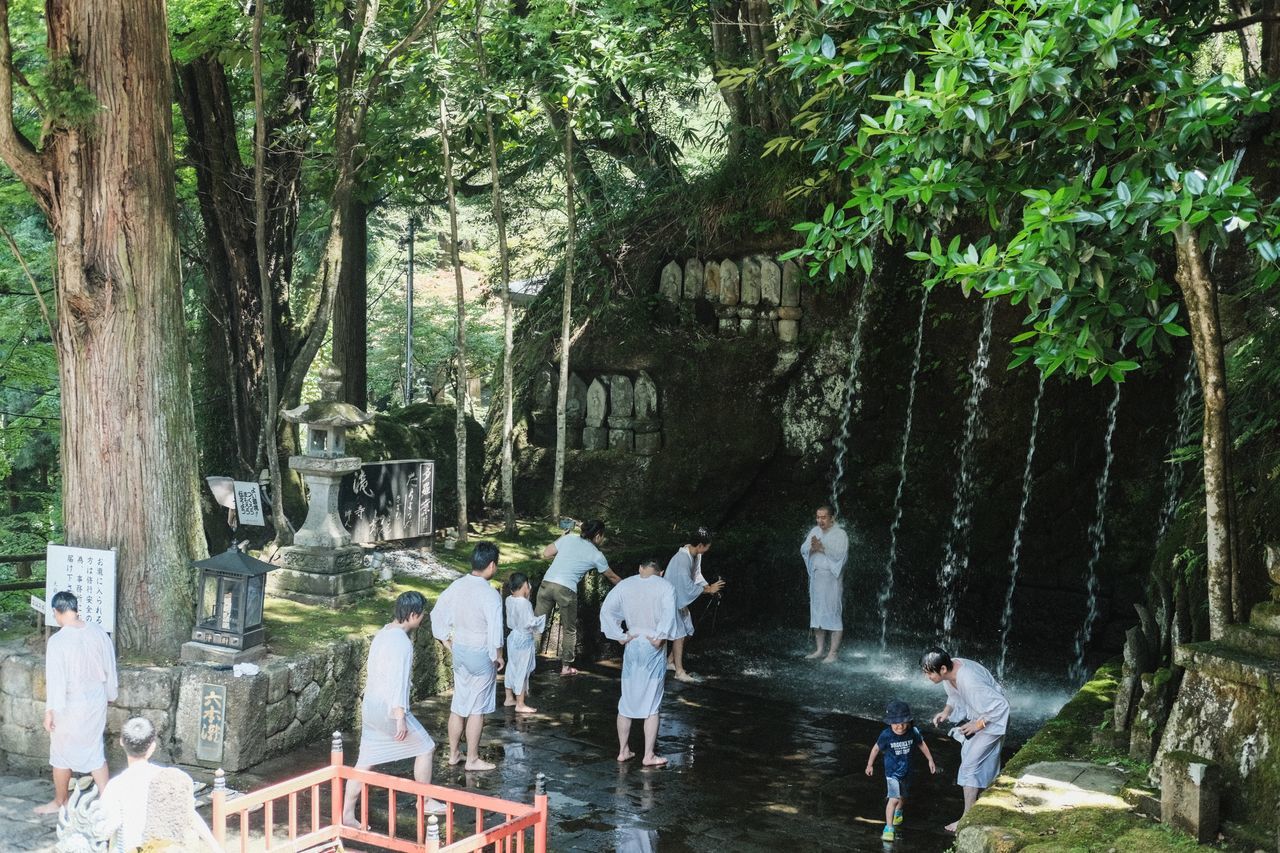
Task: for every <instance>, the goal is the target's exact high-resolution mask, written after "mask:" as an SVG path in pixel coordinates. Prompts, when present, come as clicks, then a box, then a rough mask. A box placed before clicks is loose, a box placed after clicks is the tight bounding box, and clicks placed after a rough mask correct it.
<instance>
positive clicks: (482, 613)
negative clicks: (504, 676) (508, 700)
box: [431, 575, 502, 717]
mask: <svg viewBox="0 0 1280 853" xmlns="http://www.w3.org/2000/svg"><path fill="white" fill-rule="evenodd" d="M431 633H432V635H433V636H435V638H436V639H437V640H440V641H441V642H444V641H445V640H448V639H452V640H453V702H452V703H451V704H450V705H449V710H450V711H452V712H453V713H455V714H458V715H459V716H463V717H469V716H471V715H472V714H489V713H492V712H493V709H494V708H495V707H496V706H497V705H496V702H495V698H494V697H495V691H496V688H497V684H498V670H497V667H496V666H495V665H494V664H495V662H496V661H497V660H498V653H499V652H500V651H501V650H502V596H501V595H499V594H498V591H497V590H496V589H494V588H493V587H492V586H490V585H489V582H488V581H487V580H485V579H484V578H482V577H480V576H479V575H463V576H462V577H460V578H458V579H457V580H456V581H454V582H453V583H451V584H449V588H448V589H446V590H445V591H444V592H443V593H441V595H440V600H439V601H437V602H436V606H435V607H434V608H432V610H431Z"/></svg>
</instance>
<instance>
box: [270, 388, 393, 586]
mask: <svg viewBox="0 0 1280 853" xmlns="http://www.w3.org/2000/svg"><path fill="white" fill-rule="evenodd" d="M341 388H342V374H341V373H340V372H339V371H338V369H337V368H336V367H334V366H333V365H329V366H328V367H326V368H324V370H322V371H321V373H320V399H319V400H315V401H313V402H310V403H306V404H304V405H302V406H299V407H298V408H296V409H289V410H287V411H285V412H284V413H283V414H284V419H285V420H287V421H289V422H290V423H295V424H300V425H302V426H303V427H305V429H306V436H305V439H304V444H303V447H305V448H306V451H305V453H303V454H302V455H301V456H291V457H289V467H290V468H292V469H293V470H295V471H297V472H298V473H299V474H301V475H302V479H303V480H304V481H305V482H306V484H307V491H308V493H309V499H308V502H307V520H306V521H305V522H303V525H302V528H301V529H299V530H298V532H297V533H295V534H294V536H293V545H291V546H289V547H287V548H283V549H281V554H282V558H283V559H282V563H283V565H282V567H281V568H280V569H279V570H277V571H276V572H273V573H272V575H271V580H270V584H269V589H270V590H271V592H272V594H273V595H278V596H280V597H282V598H288V599H291V600H293V601H301V602H304V603H307V604H327V605H334V604H346V603H348V602H350V601H353V600H355V599H356V598H359V597H360V596H361V595H363V594H364V593H366V592H367V591H368V590H369V588H370V587H372V586H373V572H371V571H369V570H368V569H365V568H364V552H363V550H362V549H361V548H360V547H359V546H358V545H352V544H351V534H350V533H348V532H347V530H346V528H345V527H343V526H342V519H341V518H339V517H338V489H339V486H340V484H341V482H342V478H343V477H344V476H346V475H347V474H350V473H351V472H353V471H357V470H359V469H360V459H359V458H358V457H355V456H347V455H346V434H347V430H348V429H350V428H351V427H355V426H360V425H361V424H365V423H368V422H369V421H370V420H371V417H370V416H369V415H367V414H365V413H364V412H363V411H361V410H360V409H359V408H357V407H356V406H353V405H351V404H350V403H343V402H341V401H339V400H338V394H339V392H340V390H341Z"/></svg>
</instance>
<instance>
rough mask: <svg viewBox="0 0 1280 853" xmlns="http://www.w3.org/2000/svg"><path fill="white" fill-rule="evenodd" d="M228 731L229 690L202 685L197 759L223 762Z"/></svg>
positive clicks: (214, 685) (218, 685)
mask: <svg viewBox="0 0 1280 853" xmlns="http://www.w3.org/2000/svg"><path fill="white" fill-rule="evenodd" d="M226 730H227V688H226V687H225V686H223V685H221V684H201V685H200V736H199V737H198V738H197V739H196V758H198V759H199V760H201V761H221V760H222V742H223V738H224V737H225V735H226Z"/></svg>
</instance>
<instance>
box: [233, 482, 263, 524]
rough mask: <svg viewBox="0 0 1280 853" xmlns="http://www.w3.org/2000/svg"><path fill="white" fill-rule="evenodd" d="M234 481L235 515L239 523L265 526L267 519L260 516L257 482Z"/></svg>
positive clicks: (260, 502) (260, 506)
mask: <svg viewBox="0 0 1280 853" xmlns="http://www.w3.org/2000/svg"><path fill="white" fill-rule="evenodd" d="M235 483H236V487H235V488H236V515H237V516H238V517H239V519H240V523H241V524H253V525H257V526H258V527H263V526H265V525H266V523H267V520H266V519H265V518H263V516H262V493H261V492H260V491H259V488H258V484H257V483H243V482H241V481H239V480H236V481H235Z"/></svg>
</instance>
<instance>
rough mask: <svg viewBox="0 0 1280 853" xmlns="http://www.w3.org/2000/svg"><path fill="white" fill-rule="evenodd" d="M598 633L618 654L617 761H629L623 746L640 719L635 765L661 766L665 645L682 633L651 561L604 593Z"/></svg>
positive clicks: (671, 593) (672, 599)
mask: <svg viewBox="0 0 1280 853" xmlns="http://www.w3.org/2000/svg"><path fill="white" fill-rule="evenodd" d="M624 626H625V627H624ZM600 630H601V631H603V632H604V635H605V636H606V637H608V638H609V639H610V640H614V641H616V642H619V643H621V644H622V649H623V652H622V698H621V699H620V700H619V701H618V760H619V761H627V760H629V759H631V758H634V757H635V753H634V752H632V751H631V747H630V746H629V745H628V741H629V740H630V739H631V721H632V720H644V757H643V758H642V759H641V761H642V763H643V764H644V765H645V766H646V767H661V766H662V765H664V764H666V763H667V759H665V758H663V757H662V756H660V755H657V754H656V753H655V752H654V747H655V745H656V744H657V741H658V709H659V708H660V707H661V705H662V695H663V691H664V687H665V682H666V675H667V669H666V661H667V656H666V653H665V651H666V649H665V646H666V641H667V640H670V639H673V638H675V637H676V636H679V634H680V632H681V631H682V630H683V629H682V627H681V625H680V614H679V613H678V612H677V611H676V591H675V589H673V588H672V586H671V584H669V583H667V582H666V580H664V579H663V578H662V576H661V575H660V574H659V573H658V562H657V561H656V560H645V561H644V562H643V563H641V564H640V571H639V573H638V574H635V575H632V576H631V577H629V578H627V579H626V580H624V581H621V582H620V583H619V584H618V585H617V586H615V587H614V588H613V589H611V590H609V594H608V595H607V596H605V599H604V604H602V605H601V606H600Z"/></svg>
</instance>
